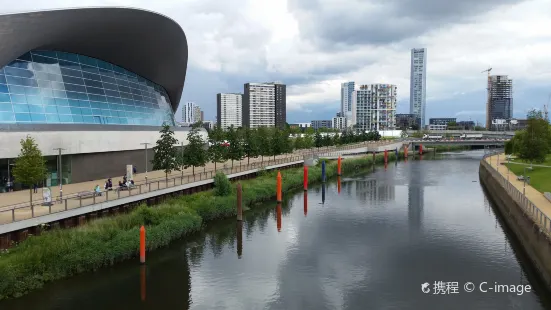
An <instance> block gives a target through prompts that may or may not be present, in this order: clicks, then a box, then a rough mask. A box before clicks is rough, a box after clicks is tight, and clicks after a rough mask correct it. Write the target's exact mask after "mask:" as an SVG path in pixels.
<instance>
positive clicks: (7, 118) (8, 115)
mask: <svg viewBox="0 0 551 310" xmlns="http://www.w3.org/2000/svg"><path fill="white" fill-rule="evenodd" d="M0 122H3V123H11V122H15V117H14V116H13V113H12V112H0Z"/></svg>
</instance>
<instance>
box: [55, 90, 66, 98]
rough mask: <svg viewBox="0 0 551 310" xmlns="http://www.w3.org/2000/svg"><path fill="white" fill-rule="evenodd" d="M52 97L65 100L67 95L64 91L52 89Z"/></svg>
mask: <svg viewBox="0 0 551 310" xmlns="http://www.w3.org/2000/svg"><path fill="white" fill-rule="evenodd" d="M54 97H57V98H67V93H66V92H65V91H64V90H57V89H54Z"/></svg>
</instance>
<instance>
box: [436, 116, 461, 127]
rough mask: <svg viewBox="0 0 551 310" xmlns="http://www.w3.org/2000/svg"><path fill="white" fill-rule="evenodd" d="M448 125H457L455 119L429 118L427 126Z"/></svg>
mask: <svg viewBox="0 0 551 310" xmlns="http://www.w3.org/2000/svg"><path fill="white" fill-rule="evenodd" d="M449 123H457V118H455V117H438V118H429V125H449Z"/></svg>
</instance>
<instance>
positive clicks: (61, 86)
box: [52, 82, 65, 90]
mask: <svg viewBox="0 0 551 310" xmlns="http://www.w3.org/2000/svg"><path fill="white" fill-rule="evenodd" d="M52 88H53V89H54V90H65V84H64V83H60V82H52Z"/></svg>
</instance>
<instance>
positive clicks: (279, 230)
mask: <svg viewBox="0 0 551 310" xmlns="http://www.w3.org/2000/svg"><path fill="white" fill-rule="evenodd" d="M276 213H277V231H278V232H281V203H278V204H277V207H276Z"/></svg>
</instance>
